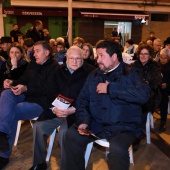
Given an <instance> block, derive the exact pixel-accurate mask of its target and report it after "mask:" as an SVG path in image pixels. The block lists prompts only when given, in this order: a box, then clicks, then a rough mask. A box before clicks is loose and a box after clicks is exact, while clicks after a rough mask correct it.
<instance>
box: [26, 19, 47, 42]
mask: <svg viewBox="0 0 170 170" xmlns="http://www.w3.org/2000/svg"><path fill="white" fill-rule="evenodd" d="M42 29H43V23H42V21H40V20H36V21H35V22H34V26H33V27H31V28H30V29H28V30H27V32H26V38H32V39H33V41H34V43H36V42H37V41H42V40H45V38H44V32H43V31H42Z"/></svg>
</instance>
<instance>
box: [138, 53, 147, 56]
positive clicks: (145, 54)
mask: <svg viewBox="0 0 170 170" xmlns="http://www.w3.org/2000/svg"><path fill="white" fill-rule="evenodd" d="M139 55H142V56H143V55H144V56H149V53H140V54H139Z"/></svg>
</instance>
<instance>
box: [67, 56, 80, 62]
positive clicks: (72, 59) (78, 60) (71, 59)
mask: <svg viewBox="0 0 170 170" xmlns="http://www.w3.org/2000/svg"><path fill="white" fill-rule="evenodd" d="M68 59H69V60H70V61H72V62H73V61H74V60H75V61H76V62H80V61H81V60H82V58H80V57H77V58H73V57H68Z"/></svg>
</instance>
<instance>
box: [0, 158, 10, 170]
mask: <svg viewBox="0 0 170 170" xmlns="http://www.w3.org/2000/svg"><path fill="white" fill-rule="evenodd" d="M8 163H9V158H3V157H1V156H0V170H2V169H3V168H4V167H5V166H6V165H7V164H8Z"/></svg>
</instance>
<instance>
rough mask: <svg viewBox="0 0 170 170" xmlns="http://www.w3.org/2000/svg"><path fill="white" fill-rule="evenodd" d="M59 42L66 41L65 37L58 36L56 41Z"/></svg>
mask: <svg viewBox="0 0 170 170" xmlns="http://www.w3.org/2000/svg"><path fill="white" fill-rule="evenodd" d="M58 42H62V43H64V38H63V37H58V38H56V43H58Z"/></svg>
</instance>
